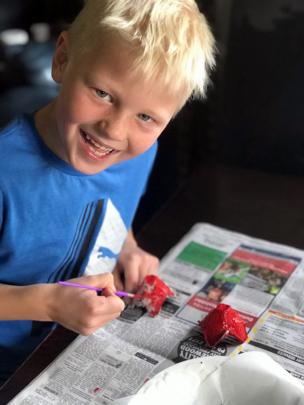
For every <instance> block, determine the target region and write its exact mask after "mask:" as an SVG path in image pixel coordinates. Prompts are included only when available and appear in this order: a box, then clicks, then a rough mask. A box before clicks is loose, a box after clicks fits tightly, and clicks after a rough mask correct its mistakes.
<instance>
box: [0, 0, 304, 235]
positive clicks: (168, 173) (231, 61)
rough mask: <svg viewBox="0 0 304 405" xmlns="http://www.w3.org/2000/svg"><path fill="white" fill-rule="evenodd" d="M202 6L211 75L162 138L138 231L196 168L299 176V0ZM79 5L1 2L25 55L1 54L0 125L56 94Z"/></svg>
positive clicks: (4, 19) (303, 164) (302, 169)
mask: <svg viewBox="0 0 304 405" xmlns="http://www.w3.org/2000/svg"><path fill="white" fill-rule="evenodd" d="M198 3H199V6H200V8H201V10H202V11H203V12H204V13H205V14H206V15H207V17H208V19H209V22H210V25H211V27H212V30H213V32H214V35H215V37H216V40H217V47H218V55H217V68H216V70H215V72H214V73H213V75H212V86H210V87H209V90H208V98H207V100H206V101H203V102H202V101H200V102H198V101H195V102H191V103H189V104H187V105H186V106H185V108H184V109H183V110H182V111H181V112H180V114H179V115H178V116H177V118H176V119H175V120H174V121H173V122H172V123H171V124H170V125H169V126H168V128H167V129H166V131H165V133H164V134H163V135H162V136H161V138H160V142H159V145H160V146H159V154H158V157H157V161H156V164H155V168H154V170H153V173H152V176H151V178H150V182H149V186H148V190H147V193H146V195H145V196H144V197H143V199H142V202H141V205H140V209H139V212H138V214H137V216H136V219H135V224H134V226H135V230H136V231H138V230H140V229H141V228H142V226H143V225H144V224H145V223H146V222H147V221H148V220H149V219H150V218H151V216H153V215H154V214H155V212H156V211H157V210H159V208H160V207H162V206H164V205H165V203H166V201H167V200H168V199H169V198H170V197H171V196H172V195H173V194H174V193H175V192H176V191H177V190H178V189H179V188H180V187H181V186H183V185H184V184H185V182H186V181H187V179H188V178H189V177H190V176H191V174H192V173H193V171H194V170H195V169H196V168H197V167H198V166H202V165H209V164H210V163H211V164H213V163H220V164H222V163H224V164H229V165H232V166H237V167H242V168H255V169H258V170H261V171H268V172H277V173H283V174H284V173H286V174H294V175H297V176H302V175H303V173H304V124H303V121H302V117H303V110H304V103H303V96H302V93H303V88H302V87H303V86H302V83H303V73H304V47H303V44H304V29H303V28H304V1H303V0H200V1H198ZM81 6H82V0H0V32H1V31H3V30H6V29H8V28H23V29H25V30H26V31H27V32H28V33H29V36H30V42H29V43H28V44H27V45H25V46H21V47H5V46H1V47H0V126H3V125H5V123H6V122H8V121H9V120H10V119H11V118H13V117H14V116H15V115H16V114H19V113H21V112H30V111H33V110H34V109H36V108H39V107H40V106H42V105H43V104H45V103H47V102H48V101H49V100H50V99H51V98H52V97H54V96H55V95H56V93H57V88H56V86H55V84H54V83H52V81H51V80H50V78H49V66H50V63H51V56H52V51H53V48H54V43H55V39H56V36H57V35H58V33H59V32H60V30H61V29H63V28H64V27H65V26H66V24H68V23H69V22H71V21H72V19H73V18H74V16H75V15H76V13H77V12H78V11H79V9H80V8H81ZM37 22H47V23H49V24H50V32H51V38H50V40H49V41H47V42H44V43H39V42H36V41H35V40H34V38H33V36H32V34H31V26H32V24H33V23H37ZM291 198H296V196H291ZM185 209H187V207H185ZM181 215H182V213H181ZM176 220H178V218H177V219H176Z"/></svg>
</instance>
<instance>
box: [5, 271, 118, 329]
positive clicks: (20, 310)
mask: <svg viewBox="0 0 304 405" xmlns="http://www.w3.org/2000/svg"><path fill="white" fill-rule="evenodd" d="M73 281H74V282H77V283H80V284H86V285H92V286H95V287H100V288H103V290H104V296H98V295H97V294H96V292H95V291H91V290H86V289H80V288H73V287H66V286H62V285H59V284H51V283H50V284H34V285H28V286H12V285H5V284H0V319H1V320H35V321H53V322H57V323H60V324H61V325H63V326H65V327H66V328H68V329H71V330H73V331H75V332H77V333H80V334H82V335H89V334H91V333H93V332H94V331H95V330H96V329H98V328H99V327H101V326H102V325H104V324H105V323H107V322H109V321H111V320H113V319H114V318H116V317H118V316H119V315H120V313H121V311H122V310H123V309H124V303H123V301H122V300H121V299H120V298H118V297H116V296H115V295H114V284H113V276H112V274H110V273H105V274H101V275H96V276H84V277H79V278H77V279H73Z"/></svg>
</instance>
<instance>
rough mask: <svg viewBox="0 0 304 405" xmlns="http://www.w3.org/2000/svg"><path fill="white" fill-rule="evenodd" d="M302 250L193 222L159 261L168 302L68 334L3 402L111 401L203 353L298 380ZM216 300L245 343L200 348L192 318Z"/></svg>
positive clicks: (302, 370) (302, 341)
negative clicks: (275, 367) (272, 366)
mask: <svg viewBox="0 0 304 405" xmlns="http://www.w3.org/2000/svg"><path fill="white" fill-rule="evenodd" d="M303 259H304V251H301V250H298V249H295V248H292V247H288V246H283V245H279V244H275V243H270V242H267V241H264V240H260V239H255V238H251V237H248V236H245V235H242V234H238V233H235V232H230V231H227V230H224V229H222V228H218V227H215V226H212V225H209V224H203V223H198V224H196V225H194V226H193V228H192V229H191V230H190V231H189V232H188V233H187V234H186V235H185V236H184V237H183V238H182V239H181V240H180V242H179V243H177V245H176V246H174V247H173V248H172V249H171V250H170V251H169V252H168V253H167V255H166V256H165V257H164V258H163V259H162V261H161V266H160V276H161V278H162V279H164V280H165V281H166V282H167V283H168V284H169V285H170V287H172V288H173V289H174V290H175V292H176V296H175V297H173V298H172V299H171V298H170V299H168V300H167V301H166V302H165V304H164V306H163V308H162V311H161V312H160V314H159V315H158V316H156V317H155V318H151V317H150V316H149V315H148V314H147V313H146V311H145V309H143V308H139V307H134V306H133V305H132V303H130V304H129V305H127V307H126V309H125V311H124V312H123V313H122V315H121V317H120V318H118V319H116V320H114V321H112V322H111V323H110V324H108V325H106V326H105V327H103V328H100V329H99V330H97V331H96V332H95V333H94V334H93V335H91V336H88V337H84V336H79V337H77V338H76V339H75V340H74V341H73V342H72V343H71V344H70V345H69V346H68V347H67V348H66V349H65V350H64V351H63V352H62V354H60V355H59V356H58V357H57V359H55V361H54V362H53V363H51V364H50V365H49V366H48V367H47V368H46V369H45V370H44V371H43V372H42V373H41V374H40V375H39V376H38V377H37V378H36V379H35V380H34V381H33V382H32V383H31V384H29V385H28V386H27V387H26V388H25V389H24V390H23V391H21V392H20V393H19V395H17V397H15V398H14V399H13V400H12V401H11V402H10V404H18V405H30V404H35V405H40V404H41V405H48V404H58V405H59V404H62V405H67V404H68V405H69V404H70V405H73V404H77V405H82V404H83V405H85V404H96V405H97V404H99V405H107V404H111V403H112V402H113V401H114V400H116V399H118V398H122V397H127V396H129V395H133V394H135V393H136V392H137V391H138V390H139V388H140V387H141V386H142V385H143V384H144V383H145V382H146V381H147V380H149V379H151V378H152V377H153V376H154V375H156V374H157V373H159V372H160V371H161V370H163V369H165V368H166V367H168V366H170V365H173V364H175V363H179V362H181V361H184V360H189V359H195V358H197V357H204V356H215V355H216V356H219V355H220V356H227V355H230V354H232V353H238V352H241V351H252V350H258V351H259V350H261V351H263V352H266V353H268V354H269V355H270V356H271V357H273V358H274V359H275V360H276V361H277V362H278V363H280V364H281V365H282V366H283V367H284V368H285V369H286V370H288V371H289V372H290V373H291V374H292V375H294V376H295V377H297V378H298V379H299V380H300V381H301V380H302V381H303V380H304V350H303V349H304V333H303V330H304V294H303V291H304V266H303ZM220 302H222V303H226V304H229V305H231V306H232V307H233V308H234V309H236V310H237V311H238V312H239V313H240V314H241V316H242V317H243V319H244V320H245V321H246V323H247V326H248V333H249V336H250V340H249V341H247V342H246V343H245V344H242V345H237V344H234V345H233V344H231V343H221V344H219V345H218V346H217V347H215V348H208V347H207V346H206V344H205V343H204V341H203V338H202V335H201V332H200V328H199V326H198V321H199V320H201V319H203V318H204V317H205V316H206V314H207V313H208V312H209V311H210V310H212V309H213V308H215V307H216V306H217V305H218V303H220Z"/></svg>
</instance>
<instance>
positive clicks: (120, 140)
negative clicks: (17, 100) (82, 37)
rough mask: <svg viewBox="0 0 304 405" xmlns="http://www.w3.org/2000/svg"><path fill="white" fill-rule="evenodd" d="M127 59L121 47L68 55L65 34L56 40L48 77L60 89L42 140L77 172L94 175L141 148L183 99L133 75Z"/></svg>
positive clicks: (153, 139)
mask: <svg viewBox="0 0 304 405" xmlns="http://www.w3.org/2000/svg"><path fill="white" fill-rule="evenodd" d="M93 48H94V47H93ZM131 62H132V59H131V56H130V54H128V52H127V51H126V50H125V49H123V48H122V47H121V48H120V47H114V46H112V47H111V46H109V49H107V50H106V52H103V54H102V55H101V54H100V51H99V53H98V52H97V51H96V49H95V51H94V49H92V51H90V52H88V53H87V54H86V55H85V56H84V57H82V58H71V56H70V55H69V47H68V36H67V33H63V34H62V35H61V37H60V38H59V40H58V43H57V49H56V53H55V56H54V62H53V78H54V79H55V80H56V81H57V82H58V83H60V84H61V90H60V94H59V96H58V98H57V99H56V102H55V115H54V120H53V121H54V122H53V131H52V132H51V133H50V134H49V135H48V138H49V139H48V142H47V143H48V144H49V145H51V148H52V149H53V150H54V152H55V153H56V154H57V155H58V156H59V157H61V158H62V159H64V160H65V161H67V162H68V163H70V164H71V165H72V166H73V167H74V168H75V169H76V170H78V171H80V172H83V173H86V174H95V173H98V172H100V171H102V170H104V169H106V168H107V167H109V166H111V165H113V164H115V163H118V162H121V161H123V160H126V159H130V158H133V157H135V156H137V155H139V154H141V153H143V152H145V151H146V150H147V149H148V148H149V147H150V146H151V145H152V144H153V143H154V142H155V141H156V139H157V138H158V137H159V136H160V134H161V132H162V131H163V129H164V128H165V127H166V125H167V124H168V123H169V121H170V119H171V118H172V116H173V115H174V114H175V113H176V111H177V110H178V108H179V106H180V105H181V103H182V98H180V97H176V95H175V96H173V95H170V94H167V93H166V91H164V90H163V88H162V87H161V86H159V85H158V84H157V83H146V82H145V81H144V80H143V79H142V77H141V76H138V75H137V76H134V74H133V75H132V73H131V71H130V70H128V67H129V66H130V63H131ZM51 137H52V139H51Z"/></svg>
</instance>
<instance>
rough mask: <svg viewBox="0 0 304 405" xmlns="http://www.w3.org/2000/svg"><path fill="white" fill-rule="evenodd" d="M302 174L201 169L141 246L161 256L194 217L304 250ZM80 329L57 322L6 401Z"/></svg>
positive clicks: (1, 398) (6, 392)
mask: <svg viewBox="0 0 304 405" xmlns="http://www.w3.org/2000/svg"><path fill="white" fill-rule="evenodd" d="M303 207H304V179H303V178H301V177H289V176H282V175H273V174H266V173H262V172H256V171H252V170H241V169H237V168H229V167H209V168H201V169H200V170H198V171H197V172H196V173H195V174H194V175H193V177H192V178H191V180H190V181H189V182H188V183H187V184H186V185H185V187H184V188H183V189H182V190H180V191H179V192H178V193H176V195H175V196H174V197H173V198H172V199H171V200H170V201H169V202H168V203H167V204H166V205H165V207H163V208H162V209H161V210H160V212H159V213H158V214H157V215H156V216H155V217H154V218H153V219H152V220H151V221H150V222H149V223H148V225H146V226H145V227H144V228H143V229H142V231H141V233H140V235H139V241H140V245H141V247H143V248H144V249H146V250H148V251H150V252H152V253H154V254H156V255H157V256H159V257H162V256H163V255H164V254H165V253H166V252H167V251H168V249H170V248H171V247H172V246H173V245H174V244H176V243H177V242H178V241H179V239H180V238H181V237H182V236H183V235H184V234H185V233H186V232H188V231H189V229H190V228H191V227H192V225H194V224H195V223H196V222H207V223H211V224H213V225H217V226H220V227H223V228H226V229H229V230H231V231H236V232H241V233H245V234H248V235H250V236H253V237H257V238H262V239H266V240H270V241H273V242H277V243H282V244H287V245H291V246H294V247H298V248H300V249H304V208H303ZM75 336H76V334H74V333H72V332H70V331H67V330H66V329H64V328H62V327H59V328H57V330H55V331H54V332H53V333H52V334H51V335H50V336H49V337H48V338H47V339H46V340H45V341H44V342H43V344H42V345H41V346H40V347H39V348H38V349H37V350H36V351H35V352H34V353H33V354H32V355H31V357H30V358H29V359H28V360H27V361H26V362H25V363H24V364H23V365H22V366H21V367H20V368H19V369H18V370H17V372H16V373H15V374H14V375H13V377H12V378H11V379H10V380H9V381H8V382H7V383H6V384H5V385H4V386H3V387H2V388H1V390H0V405H2V404H3V405H4V404H7V402H8V401H9V400H10V399H12V398H13V397H14V396H15V395H16V394H17V393H18V392H19V391H20V390H21V389H22V388H24V387H25V386H26V385H27V384H28V383H29V382H30V381H31V380H32V379H33V378H34V377H35V376H37V375H38V374H39V373H40V372H41V371H42V370H43V369H44V368H45V367H46V366H47V365H48V364H49V363H50V362H51V361H52V360H53V359H54V358H55V357H56V356H57V355H58V354H59V353H60V352H61V351H62V350H63V349H64V348H65V347H66V346H67V345H68V344H69V343H70V342H71V341H72V340H73V339H74V338H75Z"/></svg>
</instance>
